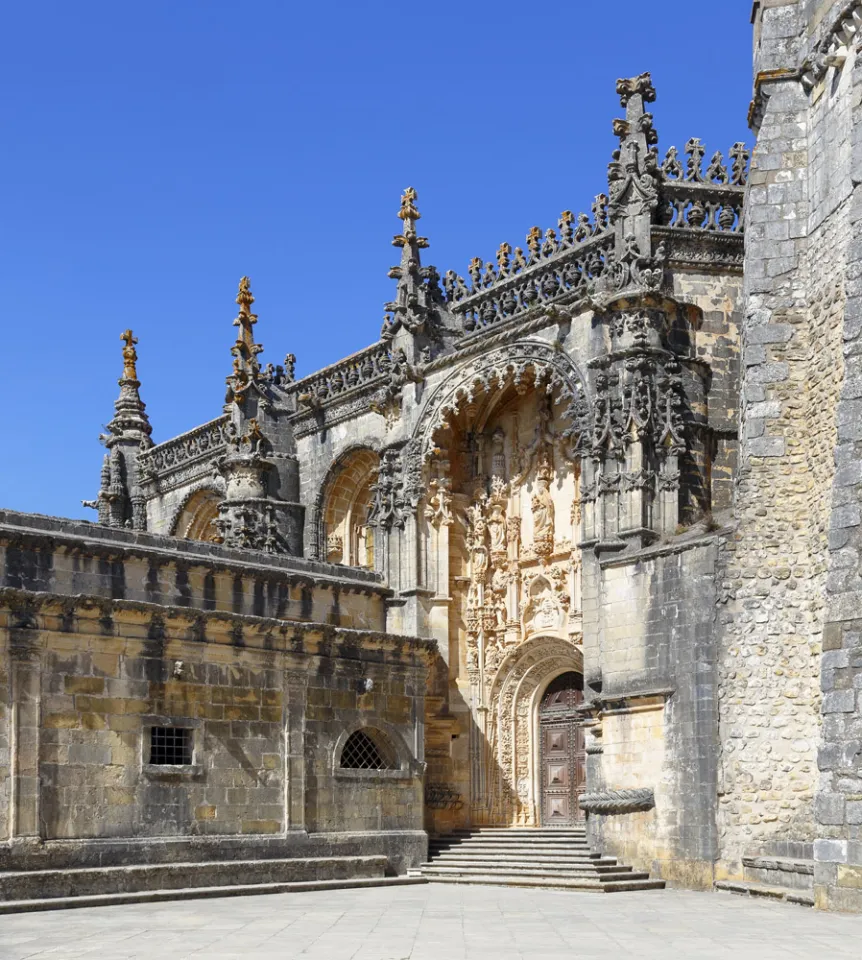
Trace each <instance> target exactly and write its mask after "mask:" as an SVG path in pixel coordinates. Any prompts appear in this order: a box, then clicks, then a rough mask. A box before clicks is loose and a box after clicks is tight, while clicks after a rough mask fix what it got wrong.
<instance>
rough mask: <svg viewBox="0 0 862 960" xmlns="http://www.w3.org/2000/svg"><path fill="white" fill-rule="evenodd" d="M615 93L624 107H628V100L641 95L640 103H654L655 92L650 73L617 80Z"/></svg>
mask: <svg viewBox="0 0 862 960" xmlns="http://www.w3.org/2000/svg"><path fill="white" fill-rule="evenodd" d="M617 93H618V94H619V98H620V103H621V104H622V106H624V107H628V105H629V101H630V100H632V99H633V98H634V97H636V96H639V97H641V101H642V103H654V102H655V97H656V93H655V87H654V86H653V85H652V74H649V73H642V74H641V75H640V76H639V77H630V78H628V79H623V80H617Z"/></svg>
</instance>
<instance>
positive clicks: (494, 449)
mask: <svg viewBox="0 0 862 960" xmlns="http://www.w3.org/2000/svg"><path fill="white" fill-rule="evenodd" d="M491 473H492V474H493V475H494V476H495V477H505V475H506V432H505V431H504V430H503V428H502V427H499V426H498V427H497V428H496V430H494V432H493V433H492V434H491Z"/></svg>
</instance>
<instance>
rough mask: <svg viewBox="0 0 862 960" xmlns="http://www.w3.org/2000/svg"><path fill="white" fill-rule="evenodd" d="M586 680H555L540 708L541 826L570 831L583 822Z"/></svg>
mask: <svg viewBox="0 0 862 960" xmlns="http://www.w3.org/2000/svg"><path fill="white" fill-rule="evenodd" d="M583 700H584V678H583V676H582V675H581V674H580V673H575V672H574V671H569V672H568V673H563V674H561V675H560V676H558V677H557V678H556V679H555V680H552V681H551V682H550V683H549V684H548V687H547V689H546V690H545V693H544V694H543V696H542V699H541V702H540V704H539V747H540V751H541V757H540V761H539V762H540V776H541V781H540V783H541V794H542V795H541V802H540V810H541V822H542V826H543V827H570V826H572V825H573V824H575V823H576V822H578V821H579V820H583V813H582V812H581V808H580V804H579V798H580V796H581V794H582V793H584V792H585V790H586V780H587V772H586V770H587V767H586V753H585V748H584V731H583V729H582V727H581V724H580V717H579V716H578V713H577V708H578V706H579V705H580V704H581V703H583Z"/></svg>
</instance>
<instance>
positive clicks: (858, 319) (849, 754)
mask: <svg viewBox="0 0 862 960" xmlns="http://www.w3.org/2000/svg"><path fill="white" fill-rule="evenodd" d="M852 6H853V9H852V10H850V11H841V12H842V13H843V14H844V16H843V17H839V18H838V21H837V22H838V23H839V24H846V23H847V19H848V16H849V18H850V19H851V20H852V21H853V22H855V23H856V25H857V26H860V25H862V4H860V3H856V4H854V5H852ZM841 36H843V34H842V33H837V34H836V33H835V32H832V31H830V32H824V38H823V40H821V43H823V42H826V43H829V44H830V45H834V44H835V43H836V42H837V38H839V37H841ZM858 39H859V35H858V32H857V34H856V35H855V36H854V37H853V40H854V41H856V42H855V44H854V43H852V42H851V43H849V44H848V45H847V47H846V48H845V50H844V51H842V55H843V52H846V55H847V59H846V60H845V61H844V62H843V63H842V64H840V65H839V63H838V62H837V61H836V65H835V66H833V68H832V69H831V70H829V71H828V72H827V73H826V74H825V76H823V77H822V78H821V79H820V80H819V82H818V84H817V85H815V87H814V89H813V91H812V96H816V95H817V94H818V93H819V94H820V101H821V103H822V106H821V107H820V116H819V124H818V128H817V133H818V138H817V142H818V143H819V144H824V143H825V149H824V148H823V147H821V150H820V152H822V153H824V154H825V156H824V159H823V163H824V167H825V171H828V179H827V177H826V173H825V172H824V176H823V180H824V193H825V192H826V190H825V188H827V187H828V191H829V192H828V195H827V196H828V201H829V203H830V206H831V207H834V208H835V209H836V213H834V214H832V216H833V218H835V219H837V217H838V215H839V214H840V217H841V228H842V246H843V250H842V252H843V260H842V261H841V263H840V264H837V265H836V268H835V272H836V279H835V281H834V284H835V286H836V287H837V286H838V285H839V284H840V283H841V282H842V281H843V291H842V293H843V298H842V299H843V300H844V302H843V316H842V315H841V314H838V315H837V316H835V317H834V323H835V336H836V337H843V345H842V347H843V354H844V370H843V374H844V375H843V378H842V380H841V382H840V396H839V397H838V403H837V413H836V417H835V424H836V428H835V431H834V432H833V438H834V439H836V440H837V445H836V449H835V465H836V470H835V474H834V478H833V485H832V491H831V494H832V496H831V508H832V509H831V517H830V531H829V550H830V569H829V577H828V581H827V595H826V626H825V630H824V637H823V657H822V661H821V670H822V687H823V728H822V735H821V745H820V752H819V757H818V762H819V767H820V772H821V773H820V787H819V793H818V798H817V819H818V840H817V842H816V843H815V860H816V863H815V874H814V889H815V897H816V900H817V903H818V905H819V906H821V907H824V908H829V909H839V910H848V909H849V910H857V911H862V639H860V638H862V578H860V574H859V564H860V549H862V526H860V524H862V443H860V441H862V402H860V397H862V386H860V384H862V363H860V357H862V337H860V332H861V331H862V297H860V293H862V266H860V264H862V242H860V232H861V231H860V227H862V224H860V220H862V186H860V184H862V123H860V121H862V115H860V102H862V57H860V55H859V49H858ZM839 271H840V276H838V275H837V274H838V273H839ZM835 432H837V438H835V436H834V434H835Z"/></svg>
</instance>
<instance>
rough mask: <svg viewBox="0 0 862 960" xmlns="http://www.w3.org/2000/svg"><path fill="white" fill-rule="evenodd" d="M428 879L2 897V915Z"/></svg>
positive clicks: (361, 879)
mask: <svg viewBox="0 0 862 960" xmlns="http://www.w3.org/2000/svg"><path fill="white" fill-rule="evenodd" d="M427 882H428V881H427V880H426V879H425V878H424V877H422V876H415V875H408V876H406V877H359V878H357V879H355V880H298V881H287V882H285V883H248V884H242V885H239V886H233V887H184V888H177V889H176V890H141V891H138V892H129V893H100V894H91V895H87V896H83V897H50V898H48V899H45V900H4V901H0V915H5V914H10V913H35V912H38V911H44V910H70V909H76V908H80V907H109V906H114V905H120V904H126V903H160V902H163V901H166V900H203V899H206V898H217V897H248V896H258V895H266V894H273V893H307V892H308V893H311V892H314V891H315V890H351V889H356V888H360V887H399V886H409V885H415V884H420V883H427Z"/></svg>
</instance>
